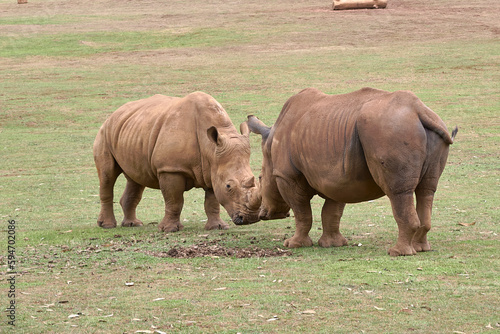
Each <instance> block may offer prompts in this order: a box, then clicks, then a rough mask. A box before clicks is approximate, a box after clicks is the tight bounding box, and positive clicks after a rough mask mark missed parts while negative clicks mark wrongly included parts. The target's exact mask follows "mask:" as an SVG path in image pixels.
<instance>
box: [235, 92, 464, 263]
mask: <svg viewBox="0 0 500 334" xmlns="http://www.w3.org/2000/svg"><path fill="white" fill-rule="evenodd" d="M245 126H248V127H249V128H250V130H251V131H252V132H255V133H258V134H261V135H262V151H263V155H264V160H263V164H262V172H261V176H260V178H261V182H260V187H261V191H262V204H261V212H260V218H261V219H264V220H266V219H276V218H284V217H286V216H287V214H288V212H289V209H290V208H291V209H292V210H293V212H294V214H295V223H296V231H295V234H294V235H293V237H291V238H289V239H287V240H286V241H285V246H287V247H301V246H311V245H312V241H311V238H310V237H309V235H308V234H309V230H310V229H311V224H312V214H311V205H310V200H311V198H312V197H313V196H314V195H316V194H318V195H319V196H321V197H323V198H324V199H325V204H324V206H323V209H322V213H321V220H322V225H323V234H322V236H321V238H320V239H319V245H320V246H322V247H330V246H343V245H346V244H347V240H346V239H345V238H344V237H343V236H342V234H341V233H340V231H339V224H340V218H341V216H342V213H343V210H344V207H345V204H346V203H357V202H362V201H368V200H372V199H376V198H379V197H381V196H383V195H384V194H385V195H387V196H388V197H389V199H390V201H391V205H392V210H393V214H394V218H395V219H396V222H397V224H398V228H399V235H398V240H397V243H396V245H395V246H394V247H392V248H390V249H389V251H388V253H389V254H390V255H393V256H397V255H413V254H416V252H417V251H428V250H430V245H429V242H428V241H427V232H428V231H429V230H430V228H431V208H432V201H433V197H434V192H435V191H436V187H437V183H438V179H439V177H440V175H441V173H442V172H443V169H444V166H445V164H446V159H447V157H448V148H449V145H450V144H452V143H453V139H454V137H455V134H456V132H457V129H455V130H454V131H453V133H452V135H451V136H450V135H449V134H448V132H447V129H446V126H445V124H444V123H443V121H442V120H441V119H440V118H439V116H438V115H436V114H435V113H434V112H433V111H432V110H431V109H429V108H428V107H427V106H425V105H424V104H423V103H422V102H421V101H420V100H419V99H418V98H417V97H416V96H415V95H414V94H413V93H411V92H407V91H398V92H394V93H390V92H385V91H381V90H376V89H372V88H363V89H361V90H358V91H355V92H352V93H349V94H343V95H327V94H323V93H322V92H320V91H318V90H316V89H313V88H308V89H305V90H303V91H301V92H300V93H298V94H296V95H294V96H292V97H291V98H290V99H289V100H288V101H287V102H286V103H285V105H284V106H283V109H282V111H281V113H280V115H279V117H278V119H277V121H276V123H275V124H274V126H273V127H272V128H270V127H267V126H266V125H265V124H264V123H263V122H261V121H260V120H259V119H258V118H256V117H255V116H249V117H248V120H247V124H246V125H245ZM413 193H415V195H416V199H417V205H416V209H415V206H414V202H413Z"/></svg>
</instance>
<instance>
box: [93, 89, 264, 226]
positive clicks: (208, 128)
mask: <svg viewBox="0 0 500 334" xmlns="http://www.w3.org/2000/svg"><path fill="white" fill-rule="evenodd" d="M248 135H249V132H246V133H243V134H242V135H240V134H238V132H237V131H236V129H235V127H234V126H233V124H232V123H231V120H230V119H229V116H228V115H227V113H226V111H224V109H223V108H222V106H221V105H220V104H219V103H218V102H217V101H216V100H215V99H214V98H213V97H211V96H210V95H207V94H205V93H202V92H195V93H191V94H189V95H187V96H186V97H184V98H178V97H169V96H164V95H154V96H152V97H150V98H146V99H143V100H139V101H133V102H129V103H127V104H125V105H123V106H122V107H120V108H119V109H118V110H116V111H115V112H114V113H113V114H112V115H111V116H110V117H109V118H108V119H107V120H106V121H105V123H104V124H103V125H102V127H101V129H100V130H99V133H98V134H97V137H96V139H95V142H94V161H95V164H96V167H97V172H98V176H99V184H100V191H99V195H100V199H101V212H100V214H99V218H98V221H97V223H98V225H99V226H101V227H104V228H112V227H116V220H115V216H114V213H113V187H114V184H115V181H116V179H117V177H118V176H119V175H120V174H121V173H123V174H124V175H125V177H126V179H127V185H126V187H125V191H124V193H123V196H122V198H121V200H120V204H121V206H122V209H123V213H124V219H123V221H122V226H139V225H142V222H141V221H140V220H138V219H137V217H136V207H137V205H138V204H139V201H140V200H141V197H142V193H143V191H144V188H145V187H148V188H154V189H161V192H162V194H163V197H164V199H165V216H164V218H163V220H162V221H161V222H160V224H159V229H160V230H161V231H165V232H174V231H178V230H181V229H182V228H183V226H182V224H181V222H180V214H181V210H182V206H183V203H184V198H183V193H184V192H185V191H187V190H189V189H191V188H193V187H196V188H203V189H204V190H205V212H206V214H207V217H208V221H207V223H206V225H205V229H207V230H210V229H227V228H228V227H229V225H228V224H227V223H226V222H224V221H223V220H222V219H221V218H220V216H219V209H220V206H219V203H220V204H221V205H222V206H223V207H224V208H225V209H226V210H227V212H228V214H229V216H230V217H231V219H232V221H233V222H234V223H235V224H237V225H243V224H251V223H254V222H256V221H258V220H259V219H258V212H259V207H260V191H259V189H258V186H257V185H256V183H255V177H254V175H253V174H252V171H251V170H250V164H249V161H250V143H249V138H248Z"/></svg>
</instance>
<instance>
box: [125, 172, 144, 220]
mask: <svg viewBox="0 0 500 334" xmlns="http://www.w3.org/2000/svg"><path fill="white" fill-rule="evenodd" d="M126 178H127V185H126V186H125V191H124V192H123V195H122V197H121V199H120V205H121V207H122V209H123V215H124V218H123V221H122V226H124V227H133V226H142V225H143V224H142V222H141V221H140V220H139V219H137V217H136V209H137V205H138V204H139V202H140V201H141V198H142V193H143V192H144V188H145V186H143V185H140V184H139V183H137V182H134V181H133V180H132V179H130V178H129V177H128V176H126Z"/></svg>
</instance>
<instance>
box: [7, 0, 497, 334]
mask: <svg viewBox="0 0 500 334" xmlns="http://www.w3.org/2000/svg"><path fill="white" fill-rule="evenodd" d="M330 8H331V2H328V1H318V0H312V1H307V2H305V1H296V0H289V1H283V0H276V1H262V0H253V1H240V0H234V1H222V0H213V1H190V2H186V1H177V0H171V1H136V0H130V1H109V0H97V1H87V0H83V1H48V0H47V1H45V0H44V1H42V0H29V2H28V3H27V4H23V5H18V4H17V3H16V1H14V0H8V1H7V0H0V152H1V157H2V158H1V159H0V224H1V225H0V226H1V229H0V230H1V234H0V249H1V251H0V265H1V266H0V277H2V284H1V285H0V296H1V297H0V302H1V303H0V304H1V307H2V308H3V307H4V306H5V308H7V307H9V305H10V304H9V303H11V302H12V301H14V302H15V307H16V309H15V325H16V326H15V328H13V326H11V325H9V323H8V321H10V319H9V318H8V317H7V316H8V315H9V314H10V312H5V313H4V312H2V315H1V319H0V332H2V333H9V332H12V333H14V332H15V333H154V332H156V333H163V332H165V333H467V334H469V333H488V332H492V333H493V332H498V330H499V329H500V316H499V314H500V295H499V291H500V278H499V277H500V270H499V268H500V259H499V249H500V248H499V240H500V237H499V233H500V228H499V222H500V193H499V190H500V189H499V188H500V160H499V158H500V146H499V144H500V135H499V134H500V114H499V110H500V71H499V68H500V23H499V21H498V17H500V2H495V1H486V0H469V1H465V0H453V1H451V0H439V1H434V2H425V3H424V2H416V1H409V0H397V1H396V0H394V1H392V2H391V1H389V6H388V8H386V9H383V10H382V9H380V10H351V11H332V10H331V9H330ZM364 86H371V87H374V88H379V89H386V90H400V89H403V90H411V91H413V92H414V93H415V94H416V95H417V96H418V97H420V99H421V100H422V101H424V102H425V103H426V104H427V105H428V106H429V107H430V108H432V109H433V110H434V111H435V112H437V113H438V114H439V115H440V116H441V118H442V119H443V120H444V121H445V123H446V124H447V125H448V127H449V129H450V130H451V129H452V127H454V126H455V125H457V126H458V127H459V133H458V136H457V139H456V142H455V143H454V144H453V145H452V146H451V148H450V155H449V158H448V165H447V167H446V169H445V171H444V173H443V175H442V177H441V180H440V184H439V188H438V192H437V194H436V198H435V202H434V203H435V204H434V209H433V229H432V230H431V231H430V234H429V240H430V242H431V245H432V246H433V250H434V251H432V252H427V253H419V254H418V255H417V256H413V257H402V258H391V257H389V256H388V255H387V254H386V251H387V249H388V248H389V247H390V246H391V245H393V244H394V243H395V241H396V236H397V226H396V223H395V221H394V220H393V217H392V212H391V208H390V205H389V202H388V200H387V198H382V199H379V200H376V201H371V202H366V203H360V204H356V205H349V206H347V208H346V211H345V213H344V217H343V221H342V224H341V231H342V233H343V234H344V236H345V237H346V238H347V239H348V240H349V246H347V247H342V248H334V249H323V248H320V247H318V246H317V240H318V238H319V237H320V235H321V231H320V230H319V228H320V226H321V224H320V210H321V205H322V201H321V200H319V199H314V202H313V208H314V214H315V217H314V220H315V222H314V224H313V229H312V231H311V237H312V238H313V241H314V242H316V245H315V246H313V247H311V248H307V249H294V250H292V251H289V252H282V251H280V249H282V248H283V246H282V244H283V240H284V239H285V238H287V237H289V236H291V234H292V233H293V231H294V228H295V227H294V222H293V217H292V218H289V219H284V220H279V221H278V220H277V221H268V222H260V223H257V224H255V225H250V226H243V227H241V226H240V227H237V226H234V225H233V226H232V228H231V229H230V230H227V231H211V232H206V231H204V230H203V226H204V222H203V220H204V219H206V217H205V214H204V211H203V192H202V191H199V190H192V191H190V192H188V193H186V194H185V207H184V210H183V214H182V217H181V219H182V220H183V224H184V226H185V229H184V230H183V231H181V232H179V233H175V234H168V235H165V234H163V233H159V232H158V231H157V224H158V222H159V220H160V219H161V218H162V213H163V200H162V197H161V194H160V192H159V191H157V190H151V189H147V190H146V192H145V194H144V198H143V200H142V202H141V204H140V206H139V208H138V215H139V218H140V219H142V221H144V223H145V226H144V227H141V228H122V227H119V228H116V229H113V230H103V229H100V228H99V227H97V224H96V220H97V215H98V212H99V199H98V196H97V194H98V179H97V174H96V171H95V167H94V164H93V157H92V144H93V140H94V138H95V135H96V134H97V131H98V129H99V127H100V125H101V124H102V123H103V122H104V120H105V119H106V117H107V116H108V115H109V114H110V113H111V112H113V111H114V110H116V109H117V108H118V107H119V106H121V105H122V104H123V103H125V102H127V101H131V100H136V99H140V98H144V97H147V96H150V95H153V94H157V93H161V94H166V95H172V96H184V95H186V94H188V93H190V92H193V91H196V90H200V91H204V92H206V93H208V94H211V95H212V96H214V97H215V98H216V99H217V100H218V101H219V102H220V103H221V104H222V105H223V106H224V108H225V109H226V110H227V112H228V113H229V115H230V117H231V119H232V120H233V122H234V123H235V125H236V126H238V124H239V123H240V122H242V121H244V120H245V119H246V115H247V114H255V115H258V116H259V117H260V118H261V119H262V120H264V121H265V122H266V123H268V124H272V123H273V122H274V120H275V119H276V118H277V115H278V114H279V111H280V110H281V107H282V105H283V103H284V102H285V101H286V99H287V98H288V97H290V96H291V95H293V94H295V93H297V92H298V91H300V90H301V89H303V88H306V87H316V88H318V89H321V90H323V91H324V92H327V93H332V94H333V93H346V92H350V91H353V90H356V89H359V88H361V87H364ZM251 142H252V159H251V164H252V168H253V170H254V172H255V174H256V175H257V174H258V171H259V169H260V164H261V152H260V140H259V137H257V136H252V137H251ZM123 187H124V179H123V178H120V179H119V182H118V184H117V188H116V191H115V194H116V195H115V196H117V197H116V201H118V196H119V194H120V193H121V191H122V189H123ZM115 208H116V213H117V219H118V220H121V213H120V212H119V211H118V209H119V206H118V205H116V207H115ZM223 219H225V220H227V221H229V217H228V216H227V214H226V213H224V215H223ZM12 220H14V221H15V225H13V224H9V221H12ZM9 225H10V226H11V228H10V229H9ZM12 226H15V245H14V246H15V259H16V263H15V270H16V272H17V275H15V276H14V275H11V272H9V271H8V266H9V262H8V261H9V255H11V258H10V259H12V255H14V253H13V252H11V253H10V254H9V251H8V241H9V240H8V233H9V231H12ZM172 249H176V250H179V251H181V250H183V249H191V250H193V249H198V250H199V249H204V250H206V251H207V254H208V255H207V256H203V257H201V256H200V257H195V258H172V257H168V254H169V252H170V251H171V250H172ZM11 250H12V248H11ZM215 250H217V251H219V252H217V253H215ZM211 251H214V253H213V254H211V253H210V252H211ZM220 251H221V252H220ZM261 251H264V252H274V253H275V254H274V255H276V256H269V257H263V256H259V254H261V253H259V252H261ZM243 253H244V254H250V255H251V254H254V256H251V257H244V258H240V257H238V256H236V255H237V254H243ZM170 254H172V253H171V252H170ZM271 255H272V254H271ZM278 255H279V256H278ZM11 277H15V298H13V297H9V296H8V295H9V294H10V293H9V290H12V289H11V285H10V283H9V282H7V279H9V278H11Z"/></svg>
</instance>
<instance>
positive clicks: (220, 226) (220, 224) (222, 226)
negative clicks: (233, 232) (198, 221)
mask: <svg viewBox="0 0 500 334" xmlns="http://www.w3.org/2000/svg"><path fill="white" fill-rule="evenodd" d="M227 229H229V224H228V223H226V222H225V221H223V220H222V219H221V220H218V221H215V222H207V223H206V224H205V230H207V231H209V230H227Z"/></svg>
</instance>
